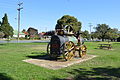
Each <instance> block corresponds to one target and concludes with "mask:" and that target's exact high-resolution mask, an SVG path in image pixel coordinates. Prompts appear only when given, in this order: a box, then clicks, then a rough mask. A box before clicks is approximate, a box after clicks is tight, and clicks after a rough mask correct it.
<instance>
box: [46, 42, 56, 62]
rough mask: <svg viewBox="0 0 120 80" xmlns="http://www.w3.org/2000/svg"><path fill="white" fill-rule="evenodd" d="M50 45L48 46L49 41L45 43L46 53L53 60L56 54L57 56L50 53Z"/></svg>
mask: <svg viewBox="0 0 120 80" xmlns="http://www.w3.org/2000/svg"><path fill="white" fill-rule="evenodd" d="M50 47H51V46H50V43H48V45H47V54H48V56H49V58H50V59H53V60H54V59H57V56H58V55H57V54H51V52H50Z"/></svg>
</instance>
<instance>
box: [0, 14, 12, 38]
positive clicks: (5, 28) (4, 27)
mask: <svg viewBox="0 0 120 80" xmlns="http://www.w3.org/2000/svg"><path fill="white" fill-rule="evenodd" d="M0 31H2V32H3V33H4V34H5V35H4V37H5V38H9V37H12V36H13V34H14V33H13V28H12V26H10V24H9V23H8V18H7V14H5V15H4V17H3V18H2V22H1V26H0Z"/></svg>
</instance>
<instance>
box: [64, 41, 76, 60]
mask: <svg viewBox="0 0 120 80" xmlns="http://www.w3.org/2000/svg"><path fill="white" fill-rule="evenodd" d="M74 55H75V45H74V43H73V42H72V41H69V42H66V43H65V44H64V51H63V57H64V59H65V60H66V61H67V60H70V59H72V58H73V57H74Z"/></svg>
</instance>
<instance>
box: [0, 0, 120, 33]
mask: <svg viewBox="0 0 120 80" xmlns="http://www.w3.org/2000/svg"><path fill="white" fill-rule="evenodd" d="M19 1H20V2H23V5H22V6H23V10H21V26H20V30H23V29H26V30H27V29H28V28H29V27H33V28H36V29H38V30H39V32H41V31H48V30H54V28H55V25H56V23H57V20H58V19H59V18H61V17H62V16H63V15H71V16H74V17H76V18H77V19H78V20H79V21H80V22H82V30H83V31H84V30H89V23H92V25H93V26H92V27H95V26H96V25H97V24H104V23H105V24H108V25H109V26H110V27H111V28H118V29H119V30H120V0H0V20H2V17H3V16H4V13H7V15H8V19H9V23H10V24H11V25H12V26H13V28H14V29H15V30H17V19H15V18H17V14H18V11H17V8H18V5H17V4H18V2H19ZM92 31H94V29H92Z"/></svg>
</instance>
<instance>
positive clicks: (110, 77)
mask: <svg viewBox="0 0 120 80" xmlns="http://www.w3.org/2000/svg"><path fill="white" fill-rule="evenodd" d="M68 73H69V74H72V75H75V77H74V78H72V79H59V78H53V80H120V68H113V67H111V66H108V67H97V68H91V70H86V69H84V68H79V69H73V70H72V71H71V72H68ZM76 74H77V75H76Z"/></svg>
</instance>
